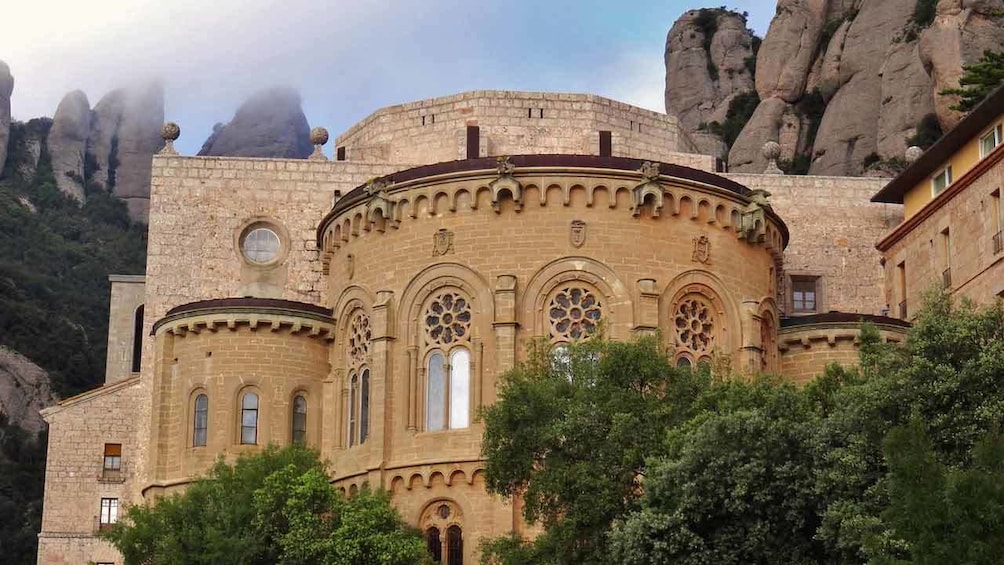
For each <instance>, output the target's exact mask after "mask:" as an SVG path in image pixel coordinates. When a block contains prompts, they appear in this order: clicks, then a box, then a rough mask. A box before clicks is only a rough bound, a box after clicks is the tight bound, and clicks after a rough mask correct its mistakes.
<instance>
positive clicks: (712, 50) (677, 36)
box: [665, 9, 753, 145]
mask: <svg viewBox="0 0 1004 565" xmlns="http://www.w3.org/2000/svg"><path fill="white" fill-rule="evenodd" d="M709 35H710V37H709ZM752 57H753V34H752V32H750V30H748V29H747V28H746V20H745V19H744V18H743V16H742V15H740V14H736V13H733V12H729V11H725V10H720V9H704V10H691V11H689V12H686V13H685V14H683V16H681V17H680V19H678V20H677V21H676V23H675V24H673V27H672V29H670V30H669V34H668V35H667V36H666V53H665V61H666V112H667V113H669V114H673V115H675V116H676V117H677V118H679V120H680V123H681V125H682V126H683V127H684V128H686V129H687V130H688V131H695V130H697V129H698V127H699V126H700V125H701V124H706V123H708V122H712V121H717V122H719V123H722V122H724V121H725V117H726V112H727V111H728V107H729V102H730V101H731V100H732V98H733V97H734V96H735V95H736V94H738V93H740V92H744V91H749V90H752V89H753V77H752V75H751V72H750V71H751V68H748V67H747V60H748V59H749V60H752V59H751V58H752ZM750 67H751V65H750ZM712 145H717V144H716V143H715V142H714V140H712Z"/></svg>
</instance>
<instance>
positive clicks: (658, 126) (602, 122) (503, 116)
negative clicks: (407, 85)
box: [335, 90, 714, 170]
mask: <svg viewBox="0 0 1004 565" xmlns="http://www.w3.org/2000/svg"><path fill="white" fill-rule="evenodd" d="M467 126H478V127H479V128H480V154H479V155H475V156H472V157H477V156H481V157H485V156H498V155H522V154H538V153H540V154H545V153H564V154H571V155H599V132H600V131H601V130H606V131H610V132H611V141H612V150H613V155H614V156H617V157H635V158H643V159H652V160H658V161H662V162H665V163H675V164H679V165H685V166H689V167H694V168H699V169H702V170H714V168H713V167H714V159H712V158H711V157H708V156H706V155H698V154H696V151H697V149H696V147H695V146H694V144H693V142H692V141H691V140H690V138H689V137H688V136H687V134H686V133H684V132H683V131H682V130H681V129H680V127H679V123H678V122H677V119H676V118H675V117H674V116H669V115H666V114H661V113H658V112H652V111H650V110H644V109H641V108H637V107H635V106H631V105H628V104H624V103H622V102H616V101H614V100H610V99H608V98H603V97H600V96H595V95H591V94H555V93H539V92H510V91H491V90H489V91H474V92H465V93H462V94H457V95H453V96H445V97H442V98H432V99H429V100H422V101H419V102H412V103H408V104H399V105H396V106H388V107H386V108H382V109H380V110H377V111H376V112H374V113H373V114H371V115H370V116H369V117H367V118H365V119H363V120H362V121H361V122H359V123H358V124H356V125H355V126H353V127H352V128H350V129H349V130H348V131H347V132H345V133H344V134H342V135H341V136H339V137H338V140H337V141H336V143H335V145H336V147H344V148H345V156H346V158H347V159H348V160H349V161H362V162H396V163H421V164H429V163H438V162H441V161H454V160H458V159H466V158H467V157H468V155H467V141H466V140H467Z"/></svg>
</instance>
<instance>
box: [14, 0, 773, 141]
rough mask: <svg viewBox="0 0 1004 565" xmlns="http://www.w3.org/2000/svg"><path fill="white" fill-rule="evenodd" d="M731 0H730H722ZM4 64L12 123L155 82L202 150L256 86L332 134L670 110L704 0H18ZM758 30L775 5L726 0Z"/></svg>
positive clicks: (184, 136)
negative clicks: (395, 109)
mask: <svg viewBox="0 0 1004 565" xmlns="http://www.w3.org/2000/svg"><path fill="white" fill-rule="evenodd" d="M717 1H718V2H721V0H717ZM12 4H13V5H12V6H6V7H5V8H4V10H3V11H4V23H5V25H4V31H3V33H2V34H0V60H2V61H5V62H6V63H7V64H8V65H9V66H10V68H11V73H12V74H13V75H14V94H13V97H12V99H11V110H12V114H13V117H14V119H19V120H27V119H30V118H33V117H38V116H52V114H53V113H54V112H55V110H56V106H57V105H58V104H59V101H60V99H61V98H62V97H63V96H64V95H65V94H66V93H67V92H70V91H72V90H75V89H79V90H82V91H84V93H85V94H86V95H87V97H88V100H89V101H90V104H91V107H93V106H94V105H95V104H97V102H98V100H100V99H101V97H102V96H103V95H104V94H105V93H107V92H108V91H110V90H112V89H114V88H119V87H123V86H128V85H131V84H135V83H139V82H143V81H150V80H158V81H161V82H162V84H163V85H164V88H165V100H166V102H165V105H166V108H165V114H166V119H168V120H171V121H174V122H177V123H178V124H179V125H180V126H181V130H182V133H181V138H180V139H179V140H178V142H177V143H176V146H177V148H178V150H179V151H180V152H181V153H182V154H186V155H194V154H195V153H196V152H197V151H198V149H199V148H200V147H201V146H202V143H203V141H205V139H206V137H207V136H208V135H209V133H210V132H211V131H212V126H213V124H215V123H217V122H227V121H229V120H230V119H231V117H232V116H233V113H234V111H235V110H236V109H237V107H238V106H239V105H240V103H241V102H242V101H243V100H245V99H246V98H247V97H248V96H249V95H250V94H252V93H253V92H255V91H256V90H259V89H262V88H267V87H271V86H291V87H293V88H296V89H297V90H299V92H300V94H301V97H302V99H303V109H304V113H305V114H306V116H307V121H308V122H309V123H310V125H311V126H324V127H326V128H328V130H329V131H330V132H331V134H332V138H334V136H337V135H338V134H339V133H341V132H342V131H344V130H346V129H347V128H348V127H349V126H351V125H352V124H354V123H355V122H357V121H359V120H361V119H362V118H364V117H366V116H367V115H368V114H370V113H371V112H373V111H374V110H376V109H378V108H381V107H383V106H387V105H391V104H399V103H403V102H410V101H414V100H421V99H424V98H431V97H434V96H442V95H448V94H454V93H457V92H463V91H467V90H478V89H490V90H532V91H554V92H586V93H593V94H599V95H603V96H608V97H611V98H614V99H617V100H621V101H624V102H628V103H631V104H635V105H637V106H641V107H644V108H649V109H652V110H657V111H663V110H664V103H663V87H664V81H665V68H664V64H663V50H664V47H665V41H666V33H667V32H668V31H669V28H670V27H671V26H672V25H673V22H674V21H675V20H676V19H677V18H678V17H679V16H680V15H681V14H682V13H683V12H685V11H687V10H689V9H694V8H700V7H709V6H714V5H716V4H717V2H716V1H714V0H712V1H711V2H708V1H704V2H702V1H700V0H662V1H650V0H637V1H620V2H617V1H611V0H605V1H594V0H579V1H575V0H536V1H534V0H480V1H479V0H357V1H355V2H351V1H347V0H327V1H323V0H166V1H165V0H89V1H88V0H18V1H16V2H12ZM728 7H729V8H731V9H734V10H736V11H739V12H748V13H749V24H750V26H751V27H752V28H753V29H754V30H755V31H756V32H757V33H758V34H759V35H761V36H762V35H763V34H764V33H766V31H767V27H768V25H769V23H770V18H771V17H772V16H773V15H774V8H775V2H774V1H773V0H732V1H731V2H729V3H728Z"/></svg>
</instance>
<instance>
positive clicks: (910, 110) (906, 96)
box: [666, 0, 1004, 175]
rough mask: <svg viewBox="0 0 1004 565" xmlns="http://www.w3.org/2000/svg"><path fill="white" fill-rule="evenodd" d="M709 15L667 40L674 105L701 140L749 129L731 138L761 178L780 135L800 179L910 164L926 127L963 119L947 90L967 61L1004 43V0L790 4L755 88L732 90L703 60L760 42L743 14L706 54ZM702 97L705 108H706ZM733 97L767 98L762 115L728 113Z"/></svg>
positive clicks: (735, 154) (731, 155) (722, 24)
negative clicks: (912, 145) (913, 144)
mask: <svg viewBox="0 0 1004 565" xmlns="http://www.w3.org/2000/svg"><path fill="white" fill-rule="evenodd" d="M716 11H718V12H721V10H716ZM701 12H706V10H701V11H692V12H688V13H686V14H684V15H683V16H682V17H681V18H680V19H679V20H678V21H677V22H676V24H674V26H673V28H672V29H671V30H670V32H669V36H668V37H667V42H666V110H667V112H670V113H676V114H678V115H680V116H681V123H682V124H683V125H684V126H685V127H687V128H690V129H691V130H692V131H695V134H696V135H697V136H705V137H706V136H707V135H708V134H709V133H711V134H715V135H716V136H717V137H719V138H722V137H725V135H723V134H724V133H725V132H723V131H722V129H727V128H721V127H720V124H725V123H726V122H728V121H730V120H731V123H732V124H733V127H735V123H736V122H738V123H739V124H740V125H741V131H740V133H739V134H738V135H737V136H735V138H734V140H729V139H726V141H732V142H731V144H730V145H731V146H730V148H729V151H728V163H729V170H731V171H736V172H762V171H763V170H764V168H765V167H766V161H765V159H764V157H763V155H762V154H761V148H762V147H763V144H764V143H765V142H767V141H770V140H774V141H778V142H779V143H780V144H781V147H782V154H781V157H782V161H783V162H784V163H785V164H786V166H787V167H788V169H789V170H790V171H793V172H803V173H805V172H808V173H811V174H817V175H859V174H862V173H863V172H865V165H866V164H872V163H876V162H882V161H883V160H889V159H893V158H898V157H901V156H902V155H903V152H904V151H905V149H906V147H907V145H908V140H909V139H910V138H912V137H914V136H916V135H918V134H919V133H924V132H921V131H918V130H921V129H924V128H922V124H927V125H928V126H929V127H928V129H930V127H935V129H938V126H940V129H947V128H949V127H951V126H953V125H955V123H957V122H958V120H959V119H960V116H959V114H958V113H956V112H955V111H953V110H951V109H950V108H949V106H951V105H952V104H953V103H954V99H953V98H952V97H950V96H943V95H941V94H939V92H940V91H941V90H943V89H945V88H948V87H952V86H958V79H959V77H960V76H961V75H962V72H963V71H962V66H963V65H965V64H970V63H973V62H976V61H977V60H979V58H980V56H981V54H982V53H983V51H984V50H986V49H995V50H999V49H1002V48H1004V0H940V1H938V0H779V2H778V4H777V11H776V14H775V16H774V19H773V20H772V22H771V24H770V28H769V30H768V31H767V34H766V36H765V37H764V39H763V43H762V44H761V46H760V49H759V51H758V52H757V54H756V59H755V61H756V62H755V72H754V73H753V78H754V80H753V85H752V87H749V86H745V84H744V83H743V82H742V81H731V82H729V83H727V84H726V85H725V86H726V88H725V89H724V90H723V89H722V87H721V86H720V85H719V84H716V83H715V81H714V80H713V77H711V76H709V73H707V72H706V71H705V69H703V68H701V69H697V68H696V67H698V66H700V61H701V60H702V57H703V58H704V60H707V61H708V64H707V65H706V66H707V68H708V69H710V67H711V66H713V65H715V64H716V62H717V61H719V60H723V59H722V56H721V48H719V49H718V51H717V52H716V51H715V49H714V48H713V47H712V46H713V45H714V43H715V41H716V40H717V36H718V35H719V34H722V35H723V36H722V39H721V44H728V45H733V46H738V48H739V49H741V48H742V46H744V45H747V44H749V45H753V44H754V42H755V39H754V38H753V36H752V33H751V32H749V31H748V30H745V27H744V26H742V29H741V30H739V29H736V28H737V27H738V26H737V25H736V24H735V23H730V22H729V20H730V19H734V16H735V15H734V14H733V15H732V16H733V17H732V18H729V17H727V16H725V15H723V16H720V17H719V18H718V22H719V23H718V27H717V29H715V34H714V36H713V38H712V41H711V42H710V43H709V42H708V41H706V40H703V41H702V42H701V47H700V48H698V46H697V45H696V42H697V40H698V38H700V37H701V35H700V33H701V32H700V26H695V25H694V23H693V22H694V21H695V18H696V17H695V13H696V14H699V13H701ZM695 27H696V28H697V29H696V30H695ZM744 35H745V36H744ZM688 44H689V48H686V47H685V48H681V46H687V45H688ZM702 51H703V53H702ZM691 59H692V60H693V61H695V62H693V63H691V64H687V63H686V61H687V60H691ZM735 75H736V76H740V77H741V75H739V74H737V73H735ZM698 92H703V93H704V94H705V96H706V99H705V100H704V101H703V102H695V100H696V96H697V94H696V93H698ZM723 92H724V93H725V96H731V97H732V99H733V100H736V99H739V98H740V97H743V96H745V97H747V99H756V100H758V103H757V104H756V105H755V109H753V111H752V113H751V114H750V113H746V112H744V110H747V109H752V108H753V106H752V105H745V106H739V107H736V105H735V104H731V105H730V106H732V107H731V108H726V113H725V115H724V116H723V115H722V112H721V109H722V104H723V100H725V98H724V96H723ZM702 105H703V106H704V107H705V108H706V109H707V110H710V111H707V112H705V113H702V114H701V117H700V118H699V120H701V121H703V124H702V123H698V124H696V125H695V124H694V121H695V120H694V119H693V118H687V119H684V117H683V116H684V115H691V116H692V115H694V110H693V108H698V109H699V108H701V107H702ZM929 116H930V117H929ZM925 118H927V119H926V120H925ZM711 122H714V123H711ZM709 124H711V127H709ZM931 124H936V125H935V126H931ZM702 125H703V127H702ZM927 133H928V134H930V132H927Z"/></svg>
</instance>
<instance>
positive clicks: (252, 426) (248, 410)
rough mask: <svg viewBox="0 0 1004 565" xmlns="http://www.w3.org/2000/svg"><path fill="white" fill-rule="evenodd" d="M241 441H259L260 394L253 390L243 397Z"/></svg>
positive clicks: (244, 442) (247, 442)
mask: <svg viewBox="0 0 1004 565" xmlns="http://www.w3.org/2000/svg"><path fill="white" fill-rule="evenodd" d="M241 443H243V444H248V445H254V444H257V443H258V395H257V394H255V393H253V392H246V393H244V396H243V397H241Z"/></svg>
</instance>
